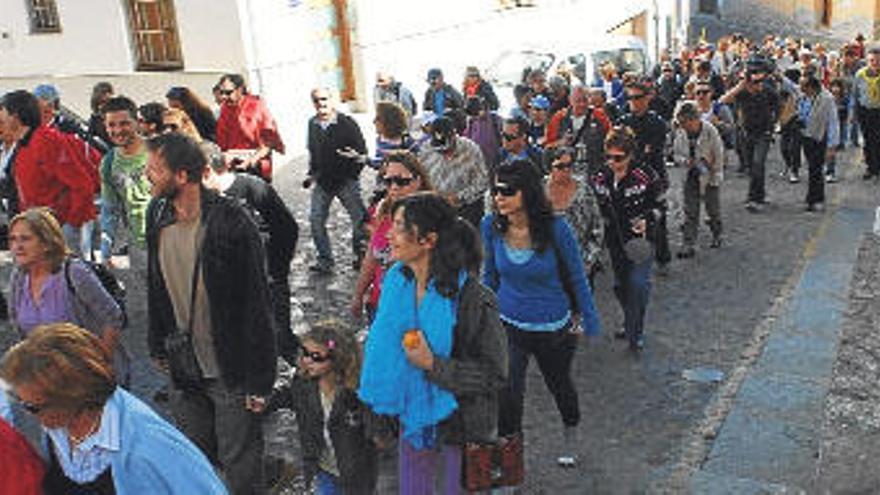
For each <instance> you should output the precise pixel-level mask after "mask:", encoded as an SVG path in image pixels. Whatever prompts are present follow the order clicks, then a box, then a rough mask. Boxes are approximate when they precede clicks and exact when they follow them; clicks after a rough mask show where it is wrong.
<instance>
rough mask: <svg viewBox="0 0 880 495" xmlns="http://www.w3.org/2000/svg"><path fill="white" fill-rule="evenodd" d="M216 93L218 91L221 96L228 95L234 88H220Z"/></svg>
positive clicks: (233, 91)
mask: <svg viewBox="0 0 880 495" xmlns="http://www.w3.org/2000/svg"><path fill="white" fill-rule="evenodd" d="M218 93H220V94H221V95H223V96H229V95H231V94H232V93H235V90H234V89H221V90H220V91H218Z"/></svg>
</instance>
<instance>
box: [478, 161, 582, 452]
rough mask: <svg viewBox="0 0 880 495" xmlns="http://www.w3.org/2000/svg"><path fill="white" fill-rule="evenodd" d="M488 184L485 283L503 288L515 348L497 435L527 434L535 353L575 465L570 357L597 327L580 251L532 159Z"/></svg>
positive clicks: (576, 412) (503, 310)
mask: <svg viewBox="0 0 880 495" xmlns="http://www.w3.org/2000/svg"><path fill="white" fill-rule="evenodd" d="M491 191H492V197H493V199H494V210H495V213H493V214H490V215H487V216H486V217H485V218H483V222H482V225H481V230H482V235H483V244H484V245H485V261H484V264H483V268H484V269H483V283H485V284H486V285H487V286H488V287H490V288H491V289H493V290H494V291H495V293H496V294H497V295H498V306H499V311H500V314H501V322H502V324H503V325H504V328H505V330H506V332H507V344H508V347H507V349H508V354H509V355H510V368H509V375H510V379H509V381H508V384H507V387H505V389H504V390H503V392H502V396H501V397H502V398H501V406H502V407H501V410H500V411H501V414H500V421H499V434H501V435H505V436H507V435H516V434H521V433H522V418H523V402H524V397H525V380H526V370H527V368H528V365H529V358H530V357H531V356H534V357H535V360H536V361H537V362H538V368H539V369H540V370H541V374H542V375H543V376H544V381H545V382H546V383H547V387H548V388H549V389H550V392H551V393H552V394H553V398H554V399H555V400H556V407H557V408H558V409H559V413H560V415H561V416H562V423H563V426H564V434H563V437H562V442H561V443H560V445H561V448H562V451H561V452H560V453H559V457H558V459H557V461H558V463H559V464H560V465H561V466H573V465H574V464H575V462H576V458H577V456H576V454H575V449H576V448H578V447H579V445H578V443H577V425H578V423H579V422H580V406H579V403H578V395H577V390H576V389H575V387H574V382H573V381H572V379H571V363H572V360H573V358H574V352H575V349H576V348H577V342H578V335H579V334H581V333H587V334H588V335H597V334H598V333H599V316H598V313H597V312H596V309H595V307H594V306H593V294H592V292H591V291H590V287H589V284H588V283H587V278H586V275H585V273H584V264H583V263H582V262H581V250H580V247H579V246H578V243H577V239H576V237H575V235H574V233H573V232H572V229H571V227H570V226H569V225H568V222H566V221H565V220H564V219H563V218H561V217H558V216H556V215H554V213H553V207H552V205H551V204H550V201H549V200H548V199H547V196H546V194H545V192H544V187H543V182H542V180H541V174H540V173H539V172H538V170H537V169H536V168H535V167H534V166H533V165H532V164H531V163H530V162H528V161H515V162H512V163H510V164H504V165H501V166H500V167H498V169H497V170H496V173H495V178H494V182H493V183H492V189H491Z"/></svg>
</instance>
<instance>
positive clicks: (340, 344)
mask: <svg viewBox="0 0 880 495" xmlns="http://www.w3.org/2000/svg"><path fill="white" fill-rule="evenodd" d="M360 367H361V356H360V349H359V347H358V345H357V343H356V342H355V340H354V338H353V333H352V332H351V331H348V330H346V329H344V328H343V325H342V324H341V323H339V322H338V321H335V320H327V321H323V322H318V323H316V324H314V325H313V326H312V329H311V331H309V333H307V334H306V335H305V336H304V337H303V338H302V345H301V354H300V358H299V366H298V373H297V376H295V377H294V378H293V380H291V382H290V383H289V384H288V385H286V386H285V387H283V388H281V389H279V390H276V392H275V394H274V395H273V401H272V409H275V408H279V407H287V408H290V409H292V410H293V411H294V412H296V420H297V423H298V425H299V435H300V446H301V449H302V461H303V471H304V472H305V476H306V479H307V480H308V482H309V483H310V484H311V483H315V484H316V488H317V493H318V494H319V495H323V494H331V493H342V494H345V495H351V494H372V493H374V492H375V490H376V480H377V477H378V465H377V463H376V462H377V455H376V443H375V442H374V441H373V438H372V435H373V432H377V431H378V429H376V428H374V425H376V424H377V423H376V422H375V421H374V420H375V419H376V418H375V417H374V416H373V415H372V414H371V413H370V411H369V409H367V407H366V406H365V405H364V404H363V403H362V402H361V401H360V400H358V397H357V394H356V390H357V386H358V381H359V374H360Z"/></svg>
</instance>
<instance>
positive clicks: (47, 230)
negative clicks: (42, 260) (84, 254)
mask: <svg viewBox="0 0 880 495" xmlns="http://www.w3.org/2000/svg"><path fill="white" fill-rule="evenodd" d="M19 222H24V223H25V224H26V225H27V226H28V228H29V229H31V232H33V233H34V235H35V236H36V237H37V239H39V240H40V242H41V243H42V244H43V245H44V246H46V255H45V256H46V259H47V260H48V261H49V265H50V268H51V271H53V272H54V271H57V270H58V269H59V268H60V267H61V263H63V262H64V259H65V258H66V257H67V256H68V255H69V254H70V249H68V247H67V244H65V242H64V232H63V231H62V230H61V224H60V223H58V219H57V218H55V215H53V214H52V210H50V209H49V208H46V207H43V206H40V207H36V208H30V209H27V210H25V211H23V212H21V213H19V214H18V215H15V216H14V217H12V220H11V221H10V222H9V231H10V232H11V231H12V228H13V227H15V225H16V224H17V223H19Z"/></svg>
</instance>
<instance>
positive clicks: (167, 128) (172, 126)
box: [162, 124, 180, 132]
mask: <svg viewBox="0 0 880 495" xmlns="http://www.w3.org/2000/svg"><path fill="white" fill-rule="evenodd" d="M178 129H180V127H179V126H178V125H177V124H164V125H163V126H162V130H163V131H165V132H177V130H178Z"/></svg>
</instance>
